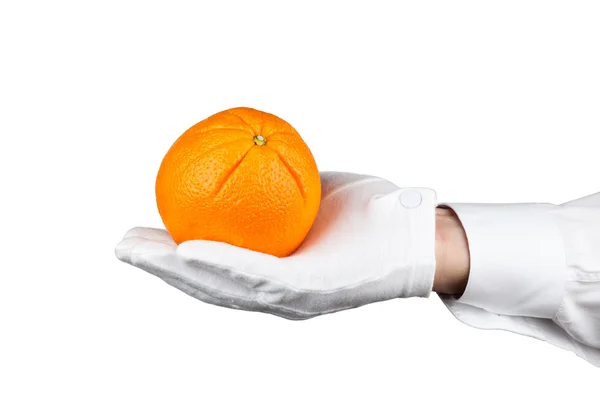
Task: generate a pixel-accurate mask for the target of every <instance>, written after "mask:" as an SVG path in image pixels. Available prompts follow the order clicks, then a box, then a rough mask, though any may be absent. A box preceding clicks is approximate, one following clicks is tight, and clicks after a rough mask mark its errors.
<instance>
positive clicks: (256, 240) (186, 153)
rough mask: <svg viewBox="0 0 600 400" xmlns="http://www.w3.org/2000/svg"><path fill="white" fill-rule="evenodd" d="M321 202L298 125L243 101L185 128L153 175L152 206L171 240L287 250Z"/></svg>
mask: <svg viewBox="0 0 600 400" xmlns="http://www.w3.org/2000/svg"><path fill="white" fill-rule="evenodd" d="M320 201H321V180H320V176H319V171H318V169H317V165H316V163H315V160H314V158H313V155H312V153H311V151H310V149H309V148H308V146H307V145H306V143H305V142H304V141H303V139H302V138H301V137H300V135H299V134H298V132H297V131H296V130H295V129H294V128H293V127H292V126H291V125H290V124H289V123H287V122H286V121H284V120H283V119H281V118H279V117H277V116H275V115H273V114H269V113H266V112H263V111H259V110H255V109H252V108H245V107H242V108H232V109H229V110H225V111H221V112H219V113H217V114H214V115H212V116H210V117H208V118H206V119H205V120H203V121H200V122H198V123H197V124H195V125H194V126H192V127H191V128H189V129H188V130H187V131H185V132H184V133H183V134H182V135H181V136H180V137H179V138H178V139H177V140H176V141H175V143H174V144H173V145H172V146H171V148H170V149H169V151H168V152H167V154H166V155H165V157H164V159H163V160H162V163H161V165H160V169H159V171H158V175H157V178H156V202H157V205H158V211H159V213H160V216H161V218H162V221H163V223H164V225H165V228H166V229H167V231H168V232H169V233H170V234H171V236H172V237H173V240H174V241H175V242H176V243H177V244H179V243H181V242H184V241H188V240H196V239H200V240H212V241H219V242H225V243H229V244H232V245H235V246H239V247H243V248H247V249H250V250H255V251H259V252H262V253H267V254H272V255H274V256H278V257H283V256H287V255H289V254H291V253H292V252H293V251H294V250H295V249H296V248H298V246H299V245H300V244H301V243H302V241H303V240H304V238H305V237H306V235H307V234H308V231H309V230H310V228H311V226H312V224H313V222H314V220H315V218H316V216H317V212H318V210H319V204H320Z"/></svg>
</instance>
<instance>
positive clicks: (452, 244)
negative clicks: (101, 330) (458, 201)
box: [433, 206, 470, 297]
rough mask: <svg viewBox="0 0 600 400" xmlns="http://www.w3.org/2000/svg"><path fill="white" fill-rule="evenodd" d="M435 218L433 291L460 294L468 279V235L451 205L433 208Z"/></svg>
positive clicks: (457, 295)
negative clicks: (449, 206)
mask: <svg viewBox="0 0 600 400" xmlns="http://www.w3.org/2000/svg"><path fill="white" fill-rule="evenodd" d="M435 220H436V227H435V256H436V270H435V277H434V282H433V291H434V292H436V293H438V294H445V295H453V296H456V297H460V296H461V295H462V294H463V293H464V291H465V288H466V287H467V281H468V279H469V269H470V257H469V245H468V242H467V236H466V234H465V230H464V228H463V226H462V224H461V222H460V220H459V219H458V216H457V215H456V214H455V213H454V211H452V210H451V209H450V208H445V207H443V206H440V207H438V208H436V210H435Z"/></svg>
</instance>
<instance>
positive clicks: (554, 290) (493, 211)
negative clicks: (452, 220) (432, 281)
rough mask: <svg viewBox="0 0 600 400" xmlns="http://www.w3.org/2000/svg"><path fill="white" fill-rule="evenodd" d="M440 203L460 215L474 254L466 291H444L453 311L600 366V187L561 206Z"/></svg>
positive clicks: (469, 321) (474, 323)
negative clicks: (451, 293) (456, 293)
mask: <svg viewBox="0 0 600 400" xmlns="http://www.w3.org/2000/svg"><path fill="white" fill-rule="evenodd" d="M440 206H441V207H448V208H451V209H453V210H454V211H455V212H456V214H457V215H458V218H459V219H460V221H461V222H462V224H463V226H464V228H465V232H466V235H467V241H468V243H469V252H470V257H471V270H470V274H469V280H468V283H467V287H466V289H465V292H464V293H463V295H462V296H461V297H459V298H456V297H453V296H446V295H439V296H440V298H441V300H442V301H443V302H444V304H445V305H446V306H447V307H448V309H449V310H450V312H452V314H453V315H454V316H455V317H456V318H457V319H458V320H460V321H462V322H463V323H465V324H467V325H470V326H473V327H476V328H481V329H501V330H506V331H510V332H514V333H518V334H521V335H526V336H530V337H534V338H536V339H539V340H544V341H547V342H548V343H550V344H552V345H555V346H558V347H560V348H563V349H565V350H568V351H572V352H574V353H575V354H577V355H578V356H579V357H581V358H583V359H585V360H587V361H588V362H590V363H591V364H593V365H595V366H598V367H600V193H596V194H593V195H590V196H586V197H583V198H580V199H577V200H573V201H571V202H568V203H565V204H561V205H553V204H546V203H526V204H469V203H441V204H440Z"/></svg>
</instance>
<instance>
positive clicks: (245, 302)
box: [162, 278, 320, 321]
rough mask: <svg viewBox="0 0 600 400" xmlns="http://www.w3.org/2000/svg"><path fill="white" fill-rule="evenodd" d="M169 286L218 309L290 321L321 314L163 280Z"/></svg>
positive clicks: (180, 282)
mask: <svg viewBox="0 0 600 400" xmlns="http://www.w3.org/2000/svg"><path fill="white" fill-rule="evenodd" d="M162 279H163V280H164V281H165V282H166V283H168V284H169V285H171V286H173V287H175V288H177V289H179V290H181V291H182V292H184V293H186V294H187V295H189V296H191V297H193V298H195V299H198V300H200V301H202V302H203V303H207V304H211V305H214V306H218V307H224V308H230V309H234V310H241V311H251V312H261V313H267V314H271V315H274V316H277V317H280V318H285V319H289V320H294V321H298V320H306V319H309V318H313V317H316V316H317V315H320V314H302V313H299V312H297V311H295V310H290V309H286V308H284V307H277V306H272V305H268V304H264V303H261V302H258V301H255V300H252V299H247V298H239V297H232V296H224V297H223V295H222V294H220V297H215V296H212V295H210V294H208V293H215V292H214V291H213V290H212V289H210V288H200V287H197V286H192V285H188V284H186V283H185V282H183V281H181V280H178V279H172V278H162Z"/></svg>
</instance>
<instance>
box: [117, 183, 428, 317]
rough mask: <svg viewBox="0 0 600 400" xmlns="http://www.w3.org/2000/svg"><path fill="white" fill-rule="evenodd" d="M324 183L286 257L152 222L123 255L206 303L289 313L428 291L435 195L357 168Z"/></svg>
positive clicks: (130, 236)
mask: <svg viewBox="0 0 600 400" xmlns="http://www.w3.org/2000/svg"><path fill="white" fill-rule="evenodd" d="M321 182H322V190H323V194H322V200H321V206H320V209H319V214H318V216H317V219H316V221H315V223H314V224H313V227H312V229H311V231H310V232H309V234H308V236H307V237H306V239H305V241H304V242H303V243H302V245H301V246H300V247H299V248H298V249H297V250H296V251H295V252H294V253H293V254H292V255H290V256H288V257H283V258H278V257H274V256H271V255H267V254H263V253H258V252H254V251H251V250H247V249H243V248H239V247H235V246H232V245H229V244H225V243H220V242H211V241H199V240H194V241H188V242H184V243H181V244H180V245H179V246H177V245H176V244H175V243H174V242H173V240H172V239H171V237H170V235H169V234H168V233H167V232H166V231H164V230H160V229H153V228H134V229H132V230H130V231H129V232H127V234H126V235H125V237H124V238H123V240H122V241H121V242H120V243H119V244H118V245H117V247H116V256H117V257H118V258H119V259H120V260H121V261H124V262H126V263H129V264H131V265H134V266H136V267H139V268H141V269H143V270H145V271H147V272H149V273H151V274H154V275H156V276H157V277H159V278H161V279H163V280H164V281H165V282H167V283H168V284H169V285H172V286H174V287H176V288H177V289H180V290H181V291H183V292H185V293H187V294H189V295H190V296H193V297H195V298H197V299H198V300H201V301H203V302H206V303H210V304H214V305H218V306H222V307H229V308H235V309H242V310H248V311H260V312H265V313H270V314H274V315H277V316H280V317H284V318H288V319H307V318H311V317H315V316H318V315H322V314H327V313H333V312H337V311H341V310H346V309H350V308H355V307H359V306H363V305H366V304H369V303H373V302H377V301H383V300H388V299H393V298H398V297H412V296H417V297H428V296H429V295H430V293H431V290H432V286H433V277H434V272H435V207H436V206H437V200H436V194H435V192H434V191H433V190H431V189H427V188H399V187H397V186H396V185H394V184H392V183H390V182H388V181H386V180H384V179H381V178H377V177H372V176H364V175H355V174H349V173H337V172H324V173H321ZM265 240H268V239H265Z"/></svg>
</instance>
